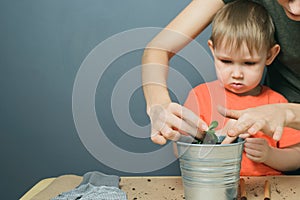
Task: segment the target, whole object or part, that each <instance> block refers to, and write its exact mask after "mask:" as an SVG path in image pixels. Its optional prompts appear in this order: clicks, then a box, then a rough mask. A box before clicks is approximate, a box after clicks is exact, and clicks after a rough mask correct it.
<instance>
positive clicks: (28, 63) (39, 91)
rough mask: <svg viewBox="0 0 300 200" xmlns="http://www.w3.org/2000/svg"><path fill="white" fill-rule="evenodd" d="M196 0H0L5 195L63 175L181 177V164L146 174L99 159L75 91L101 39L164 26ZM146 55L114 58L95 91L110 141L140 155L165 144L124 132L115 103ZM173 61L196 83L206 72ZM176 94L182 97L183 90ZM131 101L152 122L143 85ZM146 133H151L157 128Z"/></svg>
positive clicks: (138, 115) (139, 120)
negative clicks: (82, 131) (85, 137)
mask: <svg viewBox="0 0 300 200" xmlns="http://www.w3.org/2000/svg"><path fill="white" fill-rule="evenodd" d="M189 2H190V1H174V0H163V1H162V0H151V1H145V0H144V1H141V0H26V1H21V0H1V1H0V69H1V71H0V134H1V138H0V154H1V165H0V172H1V178H0V184H1V185H0V188H1V191H2V192H1V199H18V198H20V197H21V196H22V195H23V194H24V193H25V192H26V191H27V190H28V189H30V188H31V187H32V186H33V185H34V184H36V183H37V182H38V181H39V180H41V179H43V178H48V177H56V176H60V175H63V174H77V175H83V174H84V173H86V172H88V171H93V170H97V171H101V172H103V173H107V174H115V175H119V176H125V175H126V176H128V175H132V176H139V175H180V169H179V164H178V161H175V162H173V163H171V164H170V165H168V166H166V167H164V168H162V169H159V170H154V171H151V172H148V173H142V174H141V173H127V172H123V171H119V170H115V169H113V168H111V167H109V166H106V165H104V164H103V163H101V162H100V161H98V160H97V159H96V158H95V157H93V155H91V154H90V152H89V151H88V150H87V148H86V147H85V146H84V145H83V143H82V142H81V140H80V137H79V136H78V133H77V130H76V128H75V124H74V119H73V114H72V91H73V85H74V80H75V77H76V74H77V72H78V70H79V67H80V66H81V64H82V62H83V60H84V59H85V58H86V56H87V55H88V54H89V53H90V52H91V50H92V49H93V48H95V47H96V46H97V45H98V44H99V43H100V42H102V41H104V40H106V39H107V38H109V37H111V36H113V35H115V34H118V33H121V32H124V31H128V30H131V29H134V28H143V27H164V26H165V25H166V24H167V23H168V22H169V21H170V20H171V19H172V18H173V17H175V16H176V15H177V14H178V13H179V12H180V11H181V10H182V9H183V8H184V7H185V6H186V5H187V4H188V3H189ZM209 34H210V29H209V28H208V29H207V30H206V31H205V32H204V33H203V34H201V36H200V37H198V38H196V40H197V42H199V43H200V44H202V45H203V46H204V47H205V48H206V49H207V47H206V46H207V45H206V43H207V39H208V37H209ZM108 50H109V51H114V49H113V48H111V49H108ZM142 53H143V51H142V49H140V50H135V51H132V52H130V53H127V54H125V55H120V57H119V58H118V59H116V60H115V61H114V62H112V63H111V64H110V65H109V66H108V68H107V70H106V71H105V74H104V75H103V76H102V78H101V80H100V82H99V85H98V87H97V93H96V96H95V100H96V101H95V102H96V103H95V104H96V105H95V109H96V112H97V115H98V120H99V123H100V124H101V126H103V129H104V130H105V132H106V133H109V138H110V139H111V140H112V141H113V142H114V143H116V144H117V145H118V146H120V148H123V149H126V148H127V149H129V150H130V151H135V152H148V151H151V150H153V149H158V148H161V147H160V146H159V145H156V144H153V143H152V142H151V141H150V139H149V138H144V139H136V138H134V137H129V136H124V135H126V134H124V131H122V130H121V129H120V128H119V127H118V125H117V124H116V122H115V121H114V118H113V116H112V111H111V107H110V103H111V96H112V92H111V91H112V90H113V88H114V86H115V84H116V82H117V81H118V80H119V79H120V77H122V75H123V74H125V73H126V72H127V71H129V70H130V69H131V68H133V67H135V66H138V65H140V64H141V56H142ZM172 65H174V68H177V69H178V70H179V71H180V72H181V73H182V74H183V75H184V76H185V77H187V79H188V80H189V81H190V83H191V84H192V85H193V86H195V85H197V84H199V83H201V81H202V79H201V76H200V75H199V74H198V73H196V71H195V69H194V68H193V67H191V66H190V64H189V63H188V62H186V61H185V60H184V59H181V58H178V57H175V58H174V59H173V60H172ZM136 79H137V80H140V76H137V77H136ZM178 84H180V83H178ZM129 90H130V89H129ZM184 92H185V94H187V92H188V91H184ZM172 98H174V100H175V101H176V99H177V98H176V94H175V95H174V96H173V97H172ZM125 106H127V107H128V110H129V112H130V117H131V118H132V120H133V121H134V123H136V124H137V125H139V126H142V127H143V126H147V125H148V124H149V119H148V117H147V115H146V112H145V110H146V107H145V101H144V97H143V93H142V89H141V87H139V88H137V89H136V90H135V92H134V93H133V94H132V97H131V99H130V104H129V105H125ZM144 131H145V132H146V134H147V133H149V134H150V129H144ZM143 134H145V133H143ZM99 145H101V141H99ZM107 153H108V154H109V150H108V151H107Z"/></svg>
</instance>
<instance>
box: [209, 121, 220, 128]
mask: <svg viewBox="0 0 300 200" xmlns="http://www.w3.org/2000/svg"><path fill="white" fill-rule="evenodd" d="M218 124H219V123H218V122H217V121H212V122H211V124H210V126H209V127H208V130H213V129H215V128H217V126H218Z"/></svg>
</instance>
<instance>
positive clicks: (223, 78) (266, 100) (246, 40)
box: [185, 1, 300, 176]
mask: <svg viewBox="0 0 300 200" xmlns="http://www.w3.org/2000/svg"><path fill="white" fill-rule="evenodd" d="M208 46H209V48H210V50H211V52H212V55H213V58H214V61H215V68H216V74H217V77H218V80H216V81H213V82H209V83H205V84H200V85H199V86H197V87H195V88H194V89H193V90H192V91H191V92H190V93H189V96H188V98H187V100H186V102H185V107H187V108H189V109H191V110H192V111H194V112H195V113H196V114H198V115H199V116H200V118H201V119H203V120H204V121H205V122H206V123H207V124H210V122H211V121H212V120H217V121H219V124H220V125H219V127H218V129H226V127H228V126H229V124H230V123H232V121H230V120H228V119H225V118H224V117H222V116H221V115H220V114H219V113H218V112H217V111H216V110H217V109H216V107H217V105H218V104H221V105H223V106H225V107H226V108H229V109H246V108H250V107H255V106H259V105H263V104H273V103H284V102H287V100H286V99H285V98H284V97H283V96H282V95H280V94H279V93H276V92H275V91H272V90H271V89H270V88H268V87H266V86H262V85H260V82H261V79H262V77H263V74H264V67H265V65H270V64H271V63H272V62H273V60H274V58H275V57H276V56H277V54H278V53H279V51H280V46H279V45H278V44H276V42H275V39H274V25H273V23H272V20H271V18H270V16H269V15H268V12H267V11H266V10H265V8H264V7H262V6H261V5H259V4H256V3H253V2H248V1H236V2H233V3H230V4H227V5H225V6H224V7H223V8H222V9H221V10H220V11H219V12H218V13H217V14H216V16H215V17H214V20H213V23H212V35H211V38H210V40H209V41H208ZM220 122H221V123H220ZM228 122H229V123H228ZM226 123H227V124H226ZM225 125H227V126H225ZM299 135H300V134H299V131H296V130H294V129H290V128H286V129H284V133H283V136H282V139H281V140H280V141H275V140H273V139H272V138H271V137H269V136H267V135H265V134H263V133H262V132H260V133H258V134H256V135H254V136H252V137H249V138H246V142H245V147H244V153H243V158H242V165H241V175H242V176H251V175H253V176H260V175H279V174H282V171H290V170H295V169H298V168H299V167H300V137H299Z"/></svg>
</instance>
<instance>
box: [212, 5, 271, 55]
mask: <svg viewBox="0 0 300 200" xmlns="http://www.w3.org/2000/svg"><path fill="white" fill-rule="evenodd" d="M274 31H275V28H274V24H273V22H272V19H271V17H270V15H269V14H268V12H267V10H266V9H265V8H264V7H263V6H262V5H260V4H257V3H254V2H250V1H247V0H239V1H235V2H232V3H228V4H226V5H225V6H224V7H223V8H222V9H221V10H219V11H218V12H217V14H216V15H215V17H214V19H213V22H212V35H211V37H210V39H211V40H212V42H213V45H214V48H217V47H218V46H220V45H225V47H226V48H231V50H236V49H239V48H240V47H241V45H242V43H243V42H245V43H246V45H247V47H248V49H249V51H250V53H252V52H253V51H254V50H256V51H260V50H269V49H271V48H272V47H273V46H274V45H275V44H276V41H275V38H274ZM223 42H225V43H223Z"/></svg>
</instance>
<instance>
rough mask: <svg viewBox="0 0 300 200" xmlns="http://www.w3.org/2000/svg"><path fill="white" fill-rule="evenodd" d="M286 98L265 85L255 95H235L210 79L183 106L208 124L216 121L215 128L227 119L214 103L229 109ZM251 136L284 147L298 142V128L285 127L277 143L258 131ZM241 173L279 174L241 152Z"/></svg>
mask: <svg viewBox="0 0 300 200" xmlns="http://www.w3.org/2000/svg"><path fill="white" fill-rule="evenodd" d="M286 102H287V100H286V99H285V98H284V97H283V96H282V95H281V94H279V93H277V92H275V91H273V90H271V89H270V88H268V87H267V86H262V90H261V93H260V94H259V95H257V96H238V95H236V94H234V93H232V92H229V91H227V90H225V89H224V88H223V87H222V86H221V83H220V82H219V81H218V80H216V81H213V82H209V83H205V84H200V85H198V86H197V87H195V88H194V89H192V90H191V91H190V93H189V95H188V97H187V99H186V102H185V104H184V106H185V107H187V108H189V109H190V110H192V111H193V112H195V113H196V114H197V115H198V116H200V118H201V119H202V120H204V121H205V122H206V123H207V124H210V122H211V121H213V120H216V121H218V122H219V126H218V127H217V129H221V128H223V127H224V125H225V124H226V122H227V121H228V119H227V118H225V117H223V116H222V115H221V114H219V113H218V111H217V106H218V105H222V106H225V107H226V108H229V109H237V110H241V109H246V108H251V107H256V106H260V105H265V104H274V103H286ZM252 137H257V138H264V139H266V140H267V141H268V143H269V145H270V146H272V147H276V148H284V147H287V146H291V145H294V144H297V143H299V142H300V131H297V130H295V129H292V128H284V131H283V135H282V138H281V140H280V141H279V142H276V141H275V140H273V139H272V138H271V137H269V136H267V135H265V134H263V133H262V132H258V133H257V134H255V135H254V136H252ZM240 174H241V175H242V176H263V175H280V174H282V173H281V172H280V171H277V170H275V169H273V168H271V167H269V166H267V165H265V164H263V163H257V162H254V161H252V160H250V159H249V158H247V157H246V153H245V152H243V156H242V163H241V173H240Z"/></svg>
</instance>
